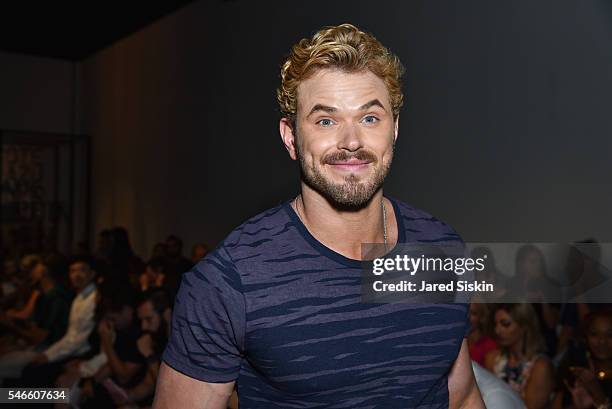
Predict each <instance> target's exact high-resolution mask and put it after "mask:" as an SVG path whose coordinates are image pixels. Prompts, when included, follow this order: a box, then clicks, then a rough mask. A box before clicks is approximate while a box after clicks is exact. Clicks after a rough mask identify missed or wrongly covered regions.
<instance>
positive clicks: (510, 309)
mask: <svg viewBox="0 0 612 409" xmlns="http://www.w3.org/2000/svg"><path fill="white" fill-rule="evenodd" d="M574 245H575V246H576V247H573V248H572V250H571V251H570V252H569V255H568V258H567V262H566V264H567V266H566V269H567V270H568V271H569V276H570V278H571V279H576V280H579V279H582V281H581V283H582V284H581V285H585V286H587V287H588V286H595V285H599V284H600V283H601V282H602V281H605V280H608V279H609V278H608V277H607V276H606V274H605V273H604V272H602V270H601V268H600V267H601V266H600V260H601V248H600V246H599V245H598V243H597V242H595V241H594V240H585V241H582V242H577V243H574ZM581 246H582V247H581ZM88 252H89V248H88V246H87V245H86V243H82V244H81V245H79V246H78V249H77V250H76V251H75V253H74V254H72V255H71V257H72V259H70V261H69V262H67V259H66V257H64V256H62V255H61V254H59V253H58V252H57V251H56V250H54V249H50V251H49V252H48V253H46V254H25V255H21V254H19V255H12V256H11V257H8V256H5V257H4V258H3V260H2V264H1V266H2V270H1V271H0V328H1V329H2V336H0V385H1V386H4V387H7V386H10V387H18V386H29V387H34V386H46V387H65V388H69V389H70V391H71V396H72V397H73V405H72V406H73V407H77V405H78V407H81V408H112V407H115V408H122V409H128V408H137V407H150V405H151V403H152V398H153V395H154V392H155V384H156V381H157V374H158V371H159V366H160V362H161V358H160V357H161V354H162V352H163V350H164V348H165V345H166V342H167V339H168V335H169V332H170V323H171V311H172V305H173V300H174V297H175V295H176V293H177V291H178V288H179V285H180V282H181V277H182V274H183V273H185V272H186V271H188V270H189V269H191V268H192V267H193V266H194V265H195V264H197V263H198V262H199V261H200V260H201V259H202V258H203V257H206V254H207V253H208V247H207V246H206V245H204V244H202V243H196V244H195V245H193V247H191V254H190V258H187V257H185V256H184V255H183V242H182V240H181V239H180V238H179V237H177V236H176V235H169V236H168V237H167V238H166V240H165V241H163V242H162V241H160V242H158V243H157V244H156V245H155V246H154V247H153V249H152V252H151V257H150V258H149V259H148V261H147V262H146V263H145V262H143V260H142V259H141V258H140V257H138V255H136V254H135V253H134V251H133V249H132V246H131V243H130V240H129V234H128V231H127V230H126V229H124V228H122V227H114V228H110V229H105V230H103V231H101V232H100V233H99V235H98V242H97V245H96V249H95V251H94V254H91V255H89V254H87V253H88ZM471 254H472V257H483V256H485V255H486V258H487V259H488V262H487V264H486V265H487V270H486V271H483V272H479V273H480V275H479V276H477V277H476V278H477V279H479V280H485V281H487V282H493V283H495V284H496V285H499V286H501V287H504V288H506V287H505V286H507V288H506V290H507V292H506V293H505V295H507V294H508V293H509V292H516V293H515V294H519V295H521V296H526V297H528V298H529V300H530V301H533V300H537V301H538V302H536V303H515V304H500V303H492V302H493V301H499V299H493V298H486V296H483V297H482V298H481V299H475V301H482V302H474V303H472V305H471V307H470V323H471V331H470V332H469V335H468V337H467V340H468V345H469V350H470V355H471V358H472V361H473V367H474V371H475V373H476V378H477V381H478V383H479V386H480V387H481V388H482V391H483V396H484V398H485V401H486V403H487V406H488V407H489V408H490V409H496V408H497V409H505V408H519V409H520V408H524V407H526V408H528V409H546V408H551V409H570V408H573V409H578V408H584V409H586V408H605V407H607V406H606V405H607V404H608V402H609V400H610V399H611V398H612V384H611V379H612V378H611V375H612V313H611V312H610V304H587V303H584V304H575V303H573V304H572V303H566V304H563V303H561V304H554V303H547V302H546V301H547V297H548V295H549V293H548V291H549V289H551V288H553V287H554V286H555V285H557V286H558V283H556V284H555V280H557V279H558V277H557V276H555V273H557V272H556V271H554V272H552V273H551V272H550V271H548V268H547V265H546V259H545V257H544V255H543V253H542V251H541V250H540V249H539V248H538V247H537V246H535V245H525V246H522V247H520V248H519V249H518V251H517V252H516V254H515V255H514V261H515V263H514V265H515V272H514V273H515V276H516V277H518V278H520V279H519V280H514V279H512V280H511V279H510V277H507V276H504V275H503V274H500V273H499V271H498V269H497V267H496V266H495V259H494V254H493V252H492V251H491V250H490V249H488V248H486V247H478V248H475V249H474V250H473V251H472V253H471ZM75 256H78V257H75ZM549 274H551V275H550V276H549ZM577 282H578V281H577ZM557 288H558V287H557ZM553 289H554V288H553ZM576 291H582V289H577V290H576ZM496 296H497V295H496ZM237 401H238V399H237V394H236V392H234V394H233V396H232V400H231V403H230V406H231V407H237V405H238V403H237ZM56 407H58V408H60V407H66V405H63V404H58V405H56Z"/></svg>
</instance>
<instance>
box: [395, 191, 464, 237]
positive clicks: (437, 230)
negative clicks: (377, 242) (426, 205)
mask: <svg viewBox="0 0 612 409" xmlns="http://www.w3.org/2000/svg"><path fill="white" fill-rule="evenodd" d="M389 199H390V200H391V202H392V203H394V206H395V209H396V210H399V215H398V214H396V217H397V218H398V224H399V225H400V226H403V228H404V230H405V232H406V239H407V241H419V242H432V243H433V242H461V243H462V242H463V241H462V239H461V236H460V235H459V234H458V233H457V231H455V229H453V228H452V227H451V226H450V225H449V224H447V223H445V222H444V221H442V220H440V219H438V218H437V217H435V216H433V215H431V214H429V213H427V212H426V211H424V210H422V209H419V208H417V207H415V206H412V205H410V204H408V203H405V202H402V201H400V200H397V199H392V198H389ZM396 213H398V212H396Z"/></svg>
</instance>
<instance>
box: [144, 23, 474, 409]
mask: <svg viewBox="0 0 612 409" xmlns="http://www.w3.org/2000/svg"><path fill="white" fill-rule="evenodd" d="M401 73H402V67H401V65H400V63H399V60H398V59H397V58H396V57H395V56H393V55H392V54H391V53H390V52H389V51H388V50H387V49H386V48H384V46H382V44H380V43H379V42H378V41H377V40H376V39H375V38H374V37H372V36H371V35H369V34H366V33H363V32H361V31H359V30H358V29H357V28H356V27H354V26H352V25H349V24H343V25H341V26H338V27H330V28H326V29H323V30H321V31H319V32H318V33H316V34H315V35H314V37H313V38H312V39H303V40H301V41H300V42H299V43H298V44H296V45H295V46H294V47H293V49H292V52H291V55H290V56H289V58H288V60H287V61H286V62H285V63H284V65H283V67H282V70H281V78H282V83H281V86H280V88H279V91H278V100H279V103H280V106H281V111H282V113H283V118H282V119H281V120H280V133H281V136H282V140H283V142H284V145H285V147H286V148H287V151H288V152H289V155H290V157H291V158H292V159H293V160H297V161H298V162H299V164H300V170H301V194H300V195H299V196H298V197H297V198H295V199H294V200H290V201H288V202H286V203H284V204H282V205H280V206H277V207H275V208H273V209H271V210H268V211H266V212H264V213H262V214H260V215H259V216H256V217H254V218H252V219H250V220H249V221H247V222H246V223H244V224H243V225H242V226H240V227H239V228H237V229H236V230H235V231H234V232H232V233H231V234H230V235H229V237H228V238H226V240H225V241H224V242H223V243H222V244H221V245H220V246H219V247H218V248H217V249H216V250H215V251H213V252H212V253H210V254H209V255H208V256H207V257H206V258H205V259H204V260H203V261H201V262H200V263H198V264H197V265H196V266H195V267H194V268H193V269H192V270H191V271H190V272H189V273H187V274H185V275H184V277H183V282H182V284H181V288H180V291H179V294H178V295H177V301H176V303H175V311H174V315H173V322H172V333H171V337H170V340H169V343H168V346H167V348H166V350H165V352H164V356H163V359H164V363H163V364H162V366H161V369H160V378H159V381H158V388H157V396H156V398H155V402H154V407H155V408H170V407H181V408H195V407H198V408H207V409H212V408H215V409H216V408H225V405H226V404H227V400H228V397H229V396H230V395H231V393H232V389H233V388H234V385H236V386H237V392H238V398H239V400H240V407H241V408H245V409H253V408H266V409H269V408H289V407H291V408H314V407H317V408H385V409H390V408H421V409H424V408H430V409H431V408H447V407H450V408H470V409H478V408H484V405H483V403H482V399H481V397H480V394H479V391H478V388H477V387H476V385H475V382H474V376H473V373H472V369H471V364H470V359H469V356H468V347H467V342H466V340H465V339H464V336H465V335H466V333H467V331H468V320H467V317H468V310H467V305H465V304H452V305H449V304H427V305H423V304H414V303H412V304H409V303H391V304H373V303H363V302H362V301H361V287H360V277H361V261H360V258H361V245H362V243H386V244H387V245H389V246H392V245H395V244H396V243H403V242H417V241H426V242H430V241H454V242H458V241H460V238H459V237H458V236H457V234H456V233H455V232H454V231H453V230H452V229H451V228H450V227H448V226H446V225H445V224H443V223H442V222H440V221H438V220H437V219H435V218H432V217H431V216H430V215H428V214H426V213H424V212H422V211H420V210H417V209H415V208H413V207H411V206H408V205H406V204H403V203H400V202H398V201H396V200H393V199H390V198H388V197H384V196H383V192H382V183H383V181H384V179H385V177H386V175H387V172H388V170H389V167H390V165H391V159H392V156H393V147H394V144H395V140H396V138H397V133H398V116H399V110H400V107H401V104H402V94H401V88H400V76H401Z"/></svg>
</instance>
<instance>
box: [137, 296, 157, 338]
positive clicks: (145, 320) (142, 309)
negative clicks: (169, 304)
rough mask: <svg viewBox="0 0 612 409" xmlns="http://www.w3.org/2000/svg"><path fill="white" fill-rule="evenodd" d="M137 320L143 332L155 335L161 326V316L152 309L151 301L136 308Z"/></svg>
mask: <svg viewBox="0 0 612 409" xmlns="http://www.w3.org/2000/svg"><path fill="white" fill-rule="evenodd" d="M138 319H140V325H141V329H142V330H143V331H145V332H152V333H156V332H157V331H159V327H160V325H161V316H160V315H159V314H158V313H157V311H155V308H153V304H152V303H151V301H146V302H144V303H142V304H140V306H139V307H138Z"/></svg>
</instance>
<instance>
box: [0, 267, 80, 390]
mask: <svg viewBox="0 0 612 409" xmlns="http://www.w3.org/2000/svg"><path fill="white" fill-rule="evenodd" d="M58 268H59V266H58V265H57V260H55V259H54V258H52V257H46V258H44V259H40V260H39V261H38V262H37V264H36V265H35V266H34V267H33V268H32V269H31V271H30V279H31V283H32V285H33V287H34V289H35V290H34V291H37V292H38V293H39V294H40V295H38V296H37V298H36V302H35V305H34V306H33V308H32V313H31V314H30V315H31V317H30V318H31V320H20V319H18V318H10V317H2V318H1V319H0V324H2V326H4V327H5V329H8V330H9V331H10V332H11V333H12V334H13V335H14V336H17V337H18V338H20V339H21V342H20V343H15V345H16V346H15V350H14V351H12V352H10V353H8V354H4V355H2V356H1V357H0V380H2V379H4V378H18V377H20V376H21V371H22V369H23V368H24V367H25V366H26V365H27V364H28V363H29V362H30V360H32V359H34V358H35V357H36V356H37V355H38V352H40V351H41V350H42V349H44V348H46V347H48V346H49V345H50V344H52V343H54V342H55V341H57V340H58V339H59V338H61V337H62V335H63V334H64V332H65V331H66V326H67V324H68V312H69V308H70V298H69V296H68V294H67V293H66V291H65V290H64V289H63V288H62V286H60V285H59V284H58V283H57V282H56V279H55V277H56V276H57V274H58V271H57V270H58ZM17 345H20V346H19V347H17Z"/></svg>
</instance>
